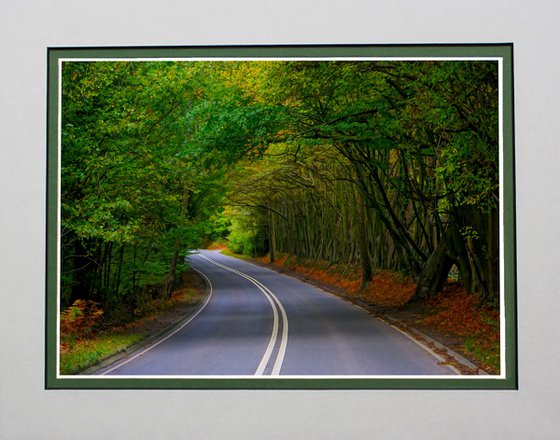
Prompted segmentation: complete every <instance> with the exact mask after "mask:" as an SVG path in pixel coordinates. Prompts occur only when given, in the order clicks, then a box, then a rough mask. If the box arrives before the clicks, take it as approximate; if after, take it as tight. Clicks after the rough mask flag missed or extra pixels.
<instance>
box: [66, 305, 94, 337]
mask: <svg viewBox="0 0 560 440" xmlns="http://www.w3.org/2000/svg"><path fill="white" fill-rule="evenodd" d="M102 316H103V309H102V308H100V304H99V303H97V302H95V301H90V300H84V299H77V300H76V301H74V304H72V305H71V306H70V307H68V308H67V309H66V310H64V311H63V312H62V313H61V314H60V332H61V333H62V334H63V335H70V334H82V335H87V334H88V333H90V332H91V331H92V329H93V327H94V326H95V324H97V323H98V321H99V319H100V318H101V317H102Z"/></svg>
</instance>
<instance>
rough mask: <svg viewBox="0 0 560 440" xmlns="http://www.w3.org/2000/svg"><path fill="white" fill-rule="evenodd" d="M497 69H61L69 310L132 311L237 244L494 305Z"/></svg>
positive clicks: (381, 65)
mask: <svg viewBox="0 0 560 440" xmlns="http://www.w3.org/2000/svg"><path fill="white" fill-rule="evenodd" d="M498 176H499V167H498V76H497V64H496V63H495V62H487V61H353V62H352V61H297V62H293V61H260V62H256V61H245V62H243V61H239V62H237V61H235V62H234V61H220V62H218V61H204V62H201V61H197V62H187V61H184V62H183V61H181V62H177V61H176V62H164V61H153V62H123V61H103V62H64V64H63V69H62V156H61V200H62V207H61V210H62V224H61V254H62V281H63V283H62V299H63V303H64V304H70V303H72V302H73V301H74V300H75V299H79V298H87V299H93V300H97V301H100V302H103V303H105V304H111V305H112V307H113V308H114V309H117V308H118V307H125V306H126V307H129V308H133V307H134V306H135V305H137V304H138V303H139V302H141V301H142V300H143V298H145V297H146V296H153V295H169V293H170V292H171V290H172V289H173V286H174V285H175V284H176V281H177V279H178V275H179V274H180V272H181V271H182V270H183V263H182V262H183V257H184V256H185V255H186V254H187V253H188V252H189V251H191V250H194V249H197V248H198V247H201V246H203V245H204V243H205V242H208V241H209V240H212V239H215V238H217V237H220V236H221V237H225V236H228V234H229V238H230V243H231V245H232V246H233V247H235V249H237V250H238V251H240V252H245V253H250V254H254V255H257V254H264V253H270V256H271V258H272V259H273V258H274V253H275V252H286V253H290V254H294V255H299V256H305V257H309V258H320V259H325V260H328V261H331V262H347V263H352V264H357V265H359V266H360V268H361V270H362V278H363V279H362V285H363V286H366V285H367V284H368V282H370V281H371V279H372V277H373V276H375V275H374V274H375V270H376V269H382V268H383V269H391V270H398V271H404V272H406V273H408V274H410V275H411V276H413V277H414V278H415V279H416V280H417V286H418V287H417V291H416V294H415V297H414V298H423V297H426V296H430V295H433V294H434V293H435V292H437V291H438V290H439V289H441V287H442V285H443V283H444V282H445V280H446V279H447V274H448V272H449V270H450V268H451V266H453V265H456V266H457V267H458V270H459V273H460V277H461V280H462V282H464V284H465V286H466V287H467V288H468V289H469V290H470V291H472V292H476V293H477V294H478V295H479V297H480V299H481V301H483V302H485V303H488V304H497V302H498V291H499V280H498V237H499V233H498V232H499V226H498V225H499V216H498V202H499V188H498Z"/></svg>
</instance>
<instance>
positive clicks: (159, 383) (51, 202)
mask: <svg viewBox="0 0 560 440" xmlns="http://www.w3.org/2000/svg"><path fill="white" fill-rule="evenodd" d="M185 57H186V58H189V57H191V58H218V57H224V58H230V57H231V58H243V57H247V58H259V57H302V58H306V57H325V58H333V57H415V58H416V57H417V58H428V57H450V58H465V57H496V58H501V59H502V60H503V141H504V149H503V155H504V162H503V169H502V170H501V172H502V173H503V178H504V183H503V191H504V218H503V225H502V227H503V230H504V270H505V276H504V290H505V316H506V353H505V360H506V378H505V379H494V378H487V379H482V378H475V379H428V378H426V379H424V378H422V379H393V378H391V379H384V378H371V379H370V378H367V379H356V378H349V379H345V378H312V379H289V378H283V379H272V378H271V379H249V378H247V379H245V378H243V379H232V378H226V379H214V378H211V379H210V378H208V379H207V378H201V379H170V378H163V377H162V378H149V379H139V378H131V379H127V378H118V379H117V378H115V379H113V378H86V377H79V378H77V377H64V378H57V375H56V323H57V270H58V268H57V246H58V244H57V233H58V224H57V222H58V219H57V209H58V206H57V205H58V198H57V185H58V126H57V114H58V60H59V59H63V58H75V59H96V58H108V59H111V58H185ZM47 58H48V67H47V206H46V215H47V218H46V234H47V237H46V238H47V240H46V243H47V246H46V303H45V304H46V319H45V389H60V390H62V389H66V390H69V389H198V390H225V389H244V390H248V389H250V390H271V389H276V390H287V389H290V390H329V389H334V390H360V389H361V390H365V389H380V390H381V389H383V390H386V389H393V390H402V389H407V390H412V389H418V390H422V389H424V390H515V389H518V373H517V372H518V368H517V367H518V364H517V298H516V295H517V286H516V267H517V263H516V229H515V152H514V131H515V130H514V87H513V67H514V65H513V44H512V43H495V44H494V43H490V44H387V45H285V46H282V45H280V46H279V45H275V46H168V47H163V46H162V47H151V46H147V47H56V48H48V50H47Z"/></svg>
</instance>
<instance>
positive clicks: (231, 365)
mask: <svg viewBox="0 0 560 440" xmlns="http://www.w3.org/2000/svg"><path fill="white" fill-rule="evenodd" d="M189 261H190V263H191V265H192V267H193V268H195V269H196V270H197V271H199V272H200V273H201V274H202V275H203V276H204V277H205V278H206V281H207V283H209V286H210V296H209V298H208V299H207V302H205V303H204V304H203V307H201V308H200V309H199V310H198V313H197V314H196V316H192V317H191V318H190V319H189V320H188V322H186V324H185V325H184V326H182V327H181V328H180V329H179V330H178V331H176V332H174V333H171V334H168V335H167V336H166V337H165V339H160V340H159V341H158V342H156V343H155V344H153V345H151V346H150V347H148V348H144V349H143V350H139V351H138V352H136V353H133V354H131V355H130V356H128V357H127V358H124V359H122V360H120V361H119V362H117V363H116V364H113V365H111V366H108V367H106V368H105V369H103V370H101V371H100V372H99V373H97V374H103V375H109V376H112V375H127V376H151V375H159V376H168V375H173V376H201V375H204V376H278V375H280V376H291V375H293V376H315V375H321V376H339V375H344V376H378V375H383V376H401V375H413V376H417V375H438V376H439V375H454V374H456V371H454V370H453V369H451V368H450V367H448V366H445V365H441V364H440V360H438V359H437V358H436V357H435V355H434V353H431V352H430V351H429V349H427V347H423V346H421V345H420V344H418V343H417V342H415V341H413V340H411V339H410V338H409V337H407V336H405V335H404V334H402V333H401V332H400V331H398V330H397V329H395V328H393V327H391V326H389V325H387V324H386V323H384V322H382V321H380V320H378V319H376V318H374V317H372V316H370V315H368V314H367V313H366V312H364V311H363V310H361V309H359V308H358V307H356V306H353V305H351V304H349V303H347V302H346V301H344V300H342V299H340V298H337V297H335V296H333V295H330V294H328V293H326V292H324V291H323V290H321V289H318V288H317V287H314V286H311V285H309V284H306V283H304V282H302V281H299V280H296V279H294V278H292V277H289V276H286V275H282V274H279V273H277V272H275V271H272V270H269V269H265V268H262V267H259V266H255V265H253V264H250V263H247V262H245V261H242V260H238V259H235V258H231V257H227V256H225V255H222V254H220V253H218V252H215V251H200V252H199V253H198V254H195V255H191V256H189Z"/></svg>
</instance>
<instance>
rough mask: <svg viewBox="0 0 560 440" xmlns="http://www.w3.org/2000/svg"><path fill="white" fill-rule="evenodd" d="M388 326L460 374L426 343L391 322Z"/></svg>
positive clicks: (458, 372) (459, 373)
mask: <svg viewBox="0 0 560 440" xmlns="http://www.w3.org/2000/svg"><path fill="white" fill-rule="evenodd" d="M381 321H382V322H385V321H383V320H381ZM388 325H389V326H390V327H393V328H394V329H395V330H397V331H398V332H400V333H402V334H403V335H405V336H406V337H407V338H408V339H410V340H411V341H412V342H414V343H415V344H417V345H419V346H420V347H422V348H423V349H424V350H426V351H427V352H428V353H430V354H431V355H432V356H433V357H435V358H436V359H437V360H438V361H440V362H441V363H442V364H443V365H445V366H446V367H447V368H449V369H450V370H452V371H453V372H454V373H455V374H458V375H461V372H460V371H459V370H457V368H455V367H454V366H453V365H449V364H448V363H447V362H446V361H445V359H444V358H442V357H441V356H440V355H439V354H437V353H436V352H435V351H433V350H432V349H431V348H430V347H428V346H427V345H424V344H422V343H421V342H420V341H418V340H416V339H414V338H413V337H412V336H410V335H409V334H407V333H405V332H404V331H402V330H401V329H400V328H398V327H396V326H394V325H392V324H388Z"/></svg>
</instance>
